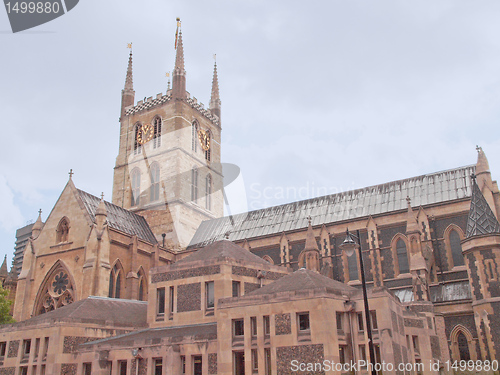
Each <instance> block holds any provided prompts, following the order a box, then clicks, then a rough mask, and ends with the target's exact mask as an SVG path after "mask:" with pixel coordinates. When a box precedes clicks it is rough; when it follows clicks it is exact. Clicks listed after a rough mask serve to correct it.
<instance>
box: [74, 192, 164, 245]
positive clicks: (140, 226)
mask: <svg viewBox="0 0 500 375" xmlns="http://www.w3.org/2000/svg"><path fill="white" fill-rule="evenodd" d="M76 190H77V191H78V194H79V195H80V198H81V199H82V201H83V204H84V205H85V208H86V209H87V212H88V213H89V215H90V217H91V219H92V221H93V222H95V214H96V211H97V208H98V207H99V202H100V201H101V199H100V198H98V197H96V196H94V195H92V194H89V193H87V192H85V191H83V190H80V189H76ZM104 204H105V206H106V210H107V212H108V216H107V220H108V225H109V226H110V227H111V228H113V229H117V230H119V231H122V232H124V233H127V234H130V235H132V236H134V235H136V236H137V237H139V238H140V239H142V240H144V241H147V242H149V243H152V244H155V243H157V241H156V238H155V236H154V234H153V232H152V231H151V228H150V227H149V225H148V223H147V221H146V219H145V218H144V217H142V216H141V215H137V214H135V213H133V212H132V211H129V210H126V209H124V208H121V207H119V206H116V205H114V204H113V203H110V202H106V201H104Z"/></svg>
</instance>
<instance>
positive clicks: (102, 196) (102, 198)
mask: <svg viewBox="0 0 500 375" xmlns="http://www.w3.org/2000/svg"><path fill="white" fill-rule="evenodd" d="M101 200H102V201H103V200H104V192H102V193H101Z"/></svg>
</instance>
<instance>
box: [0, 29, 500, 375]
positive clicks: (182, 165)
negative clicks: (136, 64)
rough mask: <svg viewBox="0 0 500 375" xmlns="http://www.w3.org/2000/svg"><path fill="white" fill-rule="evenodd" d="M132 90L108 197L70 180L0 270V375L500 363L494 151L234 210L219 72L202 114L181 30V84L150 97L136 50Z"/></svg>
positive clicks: (488, 369)
mask: <svg viewBox="0 0 500 375" xmlns="http://www.w3.org/2000/svg"><path fill="white" fill-rule="evenodd" d="M121 98H122V101H121V109H120V127H119V150H118V155H117V158H116V164H115V168H114V178H113V195H112V200H111V202H108V201H106V200H104V198H103V196H101V197H97V196H94V195H92V194H89V193H87V192H85V191H83V190H80V189H78V187H77V186H75V183H74V181H73V177H72V172H70V175H69V180H68V182H67V184H66V186H65V187H64V188H63V190H62V192H61V194H60V196H59V198H58V200H57V202H55V205H54V207H53V209H52V211H51V212H50V214H49V215H48V216H47V217H46V218H45V221H43V220H42V213H41V212H40V213H39V217H38V219H37V221H36V222H35V223H34V224H33V225H32V226H30V227H29V228H22V229H20V231H18V232H19V233H20V235H19V236H20V237H18V242H17V244H19V246H17V247H16V260H15V262H14V263H15V265H16V267H13V269H12V270H11V272H10V273H8V272H7V267H6V264H5V261H4V265H2V267H1V269H0V280H1V281H2V283H3V285H4V287H5V288H8V290H9V292H10V293H11V295H12V296H13V298H14V296H15V303H14V307H13V317H14V319H15V320H16V323H13V324H8V325H4V326H2V327H1V328H0V375H49V374H54V375H90V374H98V375H166V374H187V375H202V374H203V375H205V374H211V375H212V374H221V375H243V374H247V375H248V374H259V375H271V374H279V375H282V374H283V375H284V374H339V375H340V374H353V373H356V374H394V375H400V374H401V375H406V374H415V375H416V374H425V375H430V374H458V373H463V371H467V370H473V371H476V373H480V374H494V373H498V370H499V364H498V360H500V338H499V337H500V320H499V318H498V316H499V315H500V269H499V265H500V224H499V222H498V215H499V213H500V192H499V189H498V186H497V183H496V182H495V181H494V180H493V179H492V176H491V172H490V169H489V165H488V160H487V158H486V154H485V152H484V151H483V150H482V149H481V148H480V147H478V148H477V151H478V158H477V161H475V164H471V165H468V166H462V167H457V168H453V169H449V170H446V171H441V172H436V173H429V174H426V175H422V176H416V177H411V178H407V179H404V180H399V181H393V182H387V183H385V184H381V185H376V186H370V187H366V188H362V189H357V190H353V191H346V192H343V193H338V194H332V195H327V196H323V197H317V198H312V199H308V200H304V201H299V202H293V203H288V204H284V205H280V206H275V207H268V208H264V209H260V210H256V211H251V212H247V213H243V214H237V215H231V216H224V213H223V211H224V210H223V209H224V202H225V199H226V198H225V195H224V183H223V169H222V163H221V132H222V128H221V100H220V97H219V82H218V72H217V65H215V66H214V71H213V80H212V88H211V98H210V103H209V106H208V108H205V107H204V105H203V104H201V103H198V101H197V99H196V98H195V97H193V96H191V94H190V93H189V92H187V91H186V71H185V67H184V46H183V40H182V33H181V32H180V33H179V34H178V36H176V58H175V63H174V70H173V74H172V88H170V85H169V88H168V90H167V92H166V93H165V94H163V93H160V94H157V95H156V96H154V97H153V96H151V97H149V98H145V99H144V100H140V101H137V102H136V100H135V92H134V88H133V71H132V53H130V56H129V60H128V67H127V71H126V79H125V85H124V88H123V90H122V93H121ZM353 238H355V240H353ZM349 241H351V242H352V243H356V244H359V245H358V246H359V247H360V248H359V251H358V252H356V251H355V252H354V253H353V254H352V255H351V254H349V252H348V251H347V250H346V248H347V247H346V246H345V244H346V243H349ZM20 244H22V247H21V246H20ZM23 249H24V250H23ZM348 254H349V255H348ZM365 281H366V282H365ZM365 284H366V286H367V289H366V291H365V290H364V289H363V286H364V285H365ZM365 293H366V294H365ZM365 297H366V298H365ZM495 316H497V318H495ZM471 361H474V362H473V366H472V368H471V367H470V366H471V365H470V363H472V362H471ZM464 364H469V367H467V366H465V367H464V366H463V365H464Z"/></svg>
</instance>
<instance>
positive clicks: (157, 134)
mask: <svg viewBox="0 0 500 375" xmlns="http://www.w3.org/2000/svg"><path fill="white" fill-rule="evenodd" d="M153 127H154V134H153V148H158V147H160V146H161V118H160V117H155V119H154V120H153Z"/></svg>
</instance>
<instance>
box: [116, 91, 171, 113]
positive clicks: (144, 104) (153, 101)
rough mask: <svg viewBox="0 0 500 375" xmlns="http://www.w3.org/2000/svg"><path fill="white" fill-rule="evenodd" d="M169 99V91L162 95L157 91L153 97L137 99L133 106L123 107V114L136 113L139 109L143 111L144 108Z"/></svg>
mask: <svg viewBox="0 0 500 375" xmlns="http://www.w3.org/2000/svg"><path fill="white" fill-rule="evenodd" d="M170 99H172V95H171V94H170V92H167V94H165V95H162V93H159V94H157V95H156V98H155V99H153V97H152V96H150V97H149V98H147V99H146V101H144V100H139V101H138V102H137V104H136V105H135V106H129V107H127V108H125V115H127V116H130V115H132V114H134V113H138V112H141V111H144V110H146V109H149V108H152V107H156V106H157V105H160V104H163V103H166V102H168V101H169V100H170Z"/></svg>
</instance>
